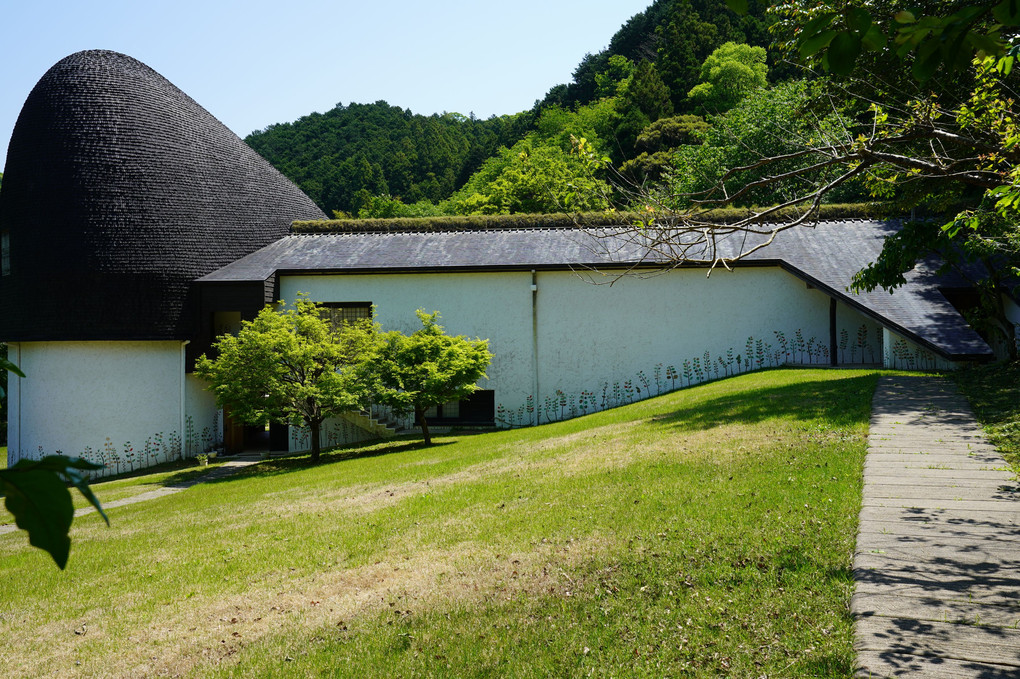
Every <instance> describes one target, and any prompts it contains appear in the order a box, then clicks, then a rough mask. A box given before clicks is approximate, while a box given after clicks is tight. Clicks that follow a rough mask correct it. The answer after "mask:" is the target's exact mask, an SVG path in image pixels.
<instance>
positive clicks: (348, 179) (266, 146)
mask: <svg viewBox="0 0 1020 679" xmlns="http://www.w3.org/2000/svg"><path fill="white" fill-rule="evenodd" d="M529 122H530V116H528V115H527V114H518V115H510V116H501V117H495V118H490V119H488V120H478V119H475V118H473V117H465V116H462V115H459V114H456V113H447V114H444V115H432V116H423V115H416V114H413V113H411V112H410V111H408V110H405V109H401V108H399V107H397V106H390V105H389V104H387V103H386V102H384V101H378V102H376V103H374V104H350V105H348V106H343V105H341V104H338V105H337V106H336V107H335V108H333V109H332V110H330V111H327V112H326V113H312V114H311V115H308V116H305V117H303V118H301V119H300V120H297V121H295V122H293V123H281V124H278V125H271V126H269V127H267V128H266V129H265V130H262V131H261V132H255V133H252V134H251V135H249V136H248V137H247V138H246V139H245V141H246V142H247V143H248V144H249V145H250V146H251V147H252V148H253V149H255V150H256V151H258V152H259V153H260V154H261V155H262V156H263V157H264V158H266V160H268V161H269V162H270V163H272V164H273V165H274V166H276V168H277V169H279V170H280V171H281V172H283V173H284V174H285V175H286V176H287V177H289V178H290V179H291V180H292V181H293V182H294V183H296V184H297V185H298V186H299V187H301V189H302V190H303V191H304V192H305V193H307V194H308V195H309V196H310V197H311V198H312V199H313V200H314V201H315V202H316V203H318V204H319V206H320V207H322V208H323V209H324V210H326V211H327V213H328V212H329V211H331V210H341V211H344V212H353V213H357V211H358V209H359V208H360V207H363V206H365V205H367V204H368V203H369V202H370V197H371V196H376V195H394V196H400V197H401V198H402V199H403V200H404V201H406V202H409V203H414V202H416V201H420V200H427V201H432V202H438V201H440V200H442V199H444V198H447V197H449V196H450V194H452V193H453V192H454V191H455V190H456V189H457V188H459V187H460V186H463V185H464V183H465V182H466V181H467V180H468V178H469V177H470V176H471V174H472V173H473V172H474V171H475V170H477V169H478V167H479V166H480V165H481V163H482V161H484V160H485V159H486V158H488V157H489V156H491V155H493V154H495V153H496V151H497V150H498V149H499V148H500V147H501V146H506V145H512V144H513V143H514V142H516V141H517V140H518V139H520V138H521V137H522V136H524V134H525V132H526V131H527V129H528V125H529Z"/></svg>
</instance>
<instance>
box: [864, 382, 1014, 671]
mask: <svg viewBox="0 0 1020 679" xmlns="http://www.w3.org/2000/svg"><path fill="white" fill-rule="evenodd" d="M868 443H869V446H868V456H867V459H866V462H865V466H864V504H863V507H862V509H861V522H860V534H859V535H858V537H857V553H856V554H855V556H854V577H855V579H856V580H857V589H856V593H855V594H854V597H853V601H852V605H851V607H852V609H853V613H854V615H855V617H856V618H857V654H858V656H857V658H858V665H859V666H860V668H861V669H860V670H859V672H858V676H861V677H926V678H929V677H978V678H982V679H1000V678H1001V679H1005V678H1006V677H1010V678H1013V679H1015V678H1016V677H1020V629H1018V623H1020V486H1018V484H1017V482H1016V480H1015V478H1014V475H1013V474H1012V473H1011V472H1009V471H1008V470H1007V466H1006V463H1005V462H1004V461H1003V459H1002V457H1001V456H1000V455H999V454H998V453H997V452H996V451H995V449H994V447H993V446H991V445H990V444H989V443H988V442H987V441H986V440H985V439H984V436H983V434H982V432H981V429H980V427H978V425H977V423H976V422H975V420H974V416H973V414H972V413H971V411H970V407H969V406H968V404H967V401H966V399H965V398H964V397H963V396H962V395H960V394H959V393H958V392H957V391H956V387H955V386H954V385H953V383H952V382H950V381H948V380H945V379H941V378H935V377H913V376H912V377H883V378H881V380H880V381H879V384H878V389H877V390H876V392H875V398H874V403H873V407H872V416H871V430H870V435H869V439H868Z"/></svg>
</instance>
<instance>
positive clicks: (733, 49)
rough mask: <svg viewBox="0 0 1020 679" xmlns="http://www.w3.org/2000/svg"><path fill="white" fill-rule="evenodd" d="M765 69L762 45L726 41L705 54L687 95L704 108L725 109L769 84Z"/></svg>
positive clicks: (712, 110) (766, 67)
mask: <svg viewBox="0 0 1020 679" xmlns="http://www.w3.org/2000/svg"><path fill="white" fill-rule="evenodd" d="M768 70H769V68H768V66H767V65H766V63H765V50H764V49H762V48H761V47H751V46H750V45H743V44H737V43H735V42H728V43H725V44H724V45H722V46H721V47H719V48H718V49H716V50H715V51H714V52H712V53H711V54H710V55H708V58H707V59H705V63H703V64H702V65H701V81H700V82H699V83H698V84H697V85H695V86H694V87H693V88H691V91H690V92H688V93H687V96H689V97H690V98H691V100H692V101H695V102H697V103H698V104H700V105H701V106H702V107H703V108H704V109H705V110H707V111H710V112H713V113H715V112H722V111H728V110H729V109H731V108H733V107H734V106H735V105H736V104H737V102H739V101H740V100H741V99H743V98H744V97H745V96H747V95H748V94H750V93H751V92H753V91H755V90H760V89H762V88H764V87H765V86H766V85H768V79H767V77H766V76H767V74H768Z"/></svg>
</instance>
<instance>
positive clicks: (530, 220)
mask: <svg viewBox="0 0 1020 679" xmlns="http://www.w3.org/2000/svg"><path fill="white" fill-rule="evenodd" d="M756 209H759V208H734V207H729V208H718V209H715V210H710V211H708V212H706V213H704V214H703V217H704V218H706V219H714V220H717V221H719V222H732V221H737V220H739V219H744V218H745V217H747V216H748V215H750V214H752V211H753V210H756ZM800 213H801V211H800V210H798V209H797V208H789V209H786V210H782V211H780V212H777V213H775V219H776V220H782V219H789V218H793V217H796V216H799V215H800ZM888 216H889V207H888V206H887V205H884V204H881V203H845V204H843V203H841V204H831V205H822V206H820V209H819V213H818V218H819V219H880V218H885V217H888ZM648 217H649V213H644V212H617V211H606V212H585V213H565V212H560V213H554V214H512V215H444V216H439V217H396V218H388V219H321V220H309V221H296V222H294V223H293V224H292V225H291V231H292V233H296V234H314V233H386V232H402V231H411V232H431V231H486V230H500V229H540V228H545V229H549V228H577V227H581V228H584V227H600V226H618V225H620V224H636V223H639V222H642V221H643V220H647V219H648Z"/></svg>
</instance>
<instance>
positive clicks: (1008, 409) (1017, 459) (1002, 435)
mask: <svg viewBox="0 0 1020 679" xmlns="http://www.w3.org/2000/svg"><path fill="white" fill-rule="evenodd" d="M953 377H955V378H956V383H957V384H958V385H959V387H960V390H961V391H962V392H963V393H964V394H965V395H966V396H967V400H969V401H970V405H971V407H972V408H973V409H974V414H975V415H976V416H977V418H978V420H979V421H980V422H981V424H982V425H984V427H985V431H986V432H987V434H988V438H989V440H990V441H991V442H992V443H994V444H995V446H996V447H997V448H998V449H999V452H1001V453H1002V454H1003V457H1005V458H1006V461H1007V462H1009V463H1010V465H1012V467H1013V470H1014V471H1016V472H1017V473H1018V474H1020V361H1013V362H1012V363H995V364H991V365H981V366H974V367H972V368H968V369H966V370H959V371H957V372H955V373H953Z"/></svg>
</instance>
